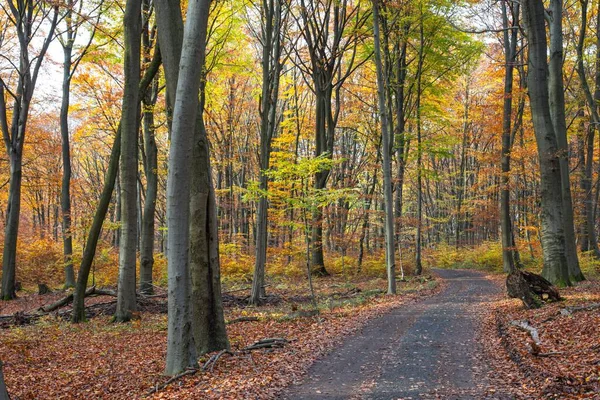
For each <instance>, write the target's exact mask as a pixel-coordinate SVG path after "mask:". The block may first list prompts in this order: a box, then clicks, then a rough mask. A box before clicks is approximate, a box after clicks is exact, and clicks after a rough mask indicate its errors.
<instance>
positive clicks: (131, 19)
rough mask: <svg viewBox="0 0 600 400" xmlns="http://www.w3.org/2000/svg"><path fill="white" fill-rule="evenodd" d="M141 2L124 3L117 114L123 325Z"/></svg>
mask: <svg viewBox="0 0 600 400" xmlns="http://www.w3.org/2000/svg"><path fill="white" fill-rule="evenodd" d="M141 18H142V1H141V0H127V3H126V6H125V17H124V20H123V23H124V27H125V62H124V64H125V84H124V90H123V108H122V109H123V112H122V114H121V162H120V169H119V176H120V178H121V193H120V196H121V239H120V241H119V244H120V246H119V283H118V286H117V310H116V312H115V316H114V319H115V321H118V322H126V321H128V320H129V319H131V313H132V312H133V311H136V309H137V305H136V296H135V289H136V283H135V269H136V268H135V266H136V257H137V253H136V250H137V244H138V243H137V231H138V226H137V221H138V213H137V193H138V190H137V172H138V151H137V150H138V141H137V138H138V130H139V110H140V106H139V103H140V98H139V89H138V87H139V83H140V68H141V67H140V51H141V50H140V49H141V36H140V35H141V32H142V19H141Z"/></svg>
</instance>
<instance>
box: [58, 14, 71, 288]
mask: <svg viewBox="0 0 600 400" xmlns="http://www.w3.org/2000/svg"><path fill="white" fill-rule="evenodd" d="M71 6H72V5H70V6H69V8H68V9H67V13H66V14H67V16H66V18H65V19H66V21H67V32H66V35H67V41H66V42H65V43H64V44H63V53H64V61H63V83H62V103H61V107H60V136H61V146H62V163H63V176H62V186H61V194H60V206H61V210H62V217H63V223H62V235H63V255H64V268H65V287H67V288H68V287H73V286H75V271H74V270H73V235H72V233H71V149H70V139H69V101H70V96H71V65H72V61H71V56H72V53H73V29H72V26H71V15H72V10H71Z"/></svg>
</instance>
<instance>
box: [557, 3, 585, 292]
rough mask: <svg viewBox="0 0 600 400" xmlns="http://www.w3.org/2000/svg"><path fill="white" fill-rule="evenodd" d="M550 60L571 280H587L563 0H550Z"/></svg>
mask: <svg viewBox="0 0 600 400" xmlns="http://www.w3.org/2000/svg"><path fill="white" fill-rule="evenodd" d="M550 12H551V14H552V15H551V18H550V63H549V80H548V85H549V87H548V89H549V95H550V116H551V118H552V123H553V125H554V133H555V135H556V143H557V146H558V160H559V164H560V175H561V196H562V203H563V225H564V231H565V258H566V259H567V267H568V270H569V280H570V281H571V282H579V281H582V280H585V277H584V276H583V273H582V272H581V269H580V268H579V259H578V257H577V244H576V242H575V224H574V221H573V215H574V214H573V199H572V196H571V182H570V178H569V174H570V172H569V143H568V142H567V124H566V121H565V94H564V84H563V75H562V72H563V58H564V57H563V32H562V14H563V0H551V1H550Z"/></svg>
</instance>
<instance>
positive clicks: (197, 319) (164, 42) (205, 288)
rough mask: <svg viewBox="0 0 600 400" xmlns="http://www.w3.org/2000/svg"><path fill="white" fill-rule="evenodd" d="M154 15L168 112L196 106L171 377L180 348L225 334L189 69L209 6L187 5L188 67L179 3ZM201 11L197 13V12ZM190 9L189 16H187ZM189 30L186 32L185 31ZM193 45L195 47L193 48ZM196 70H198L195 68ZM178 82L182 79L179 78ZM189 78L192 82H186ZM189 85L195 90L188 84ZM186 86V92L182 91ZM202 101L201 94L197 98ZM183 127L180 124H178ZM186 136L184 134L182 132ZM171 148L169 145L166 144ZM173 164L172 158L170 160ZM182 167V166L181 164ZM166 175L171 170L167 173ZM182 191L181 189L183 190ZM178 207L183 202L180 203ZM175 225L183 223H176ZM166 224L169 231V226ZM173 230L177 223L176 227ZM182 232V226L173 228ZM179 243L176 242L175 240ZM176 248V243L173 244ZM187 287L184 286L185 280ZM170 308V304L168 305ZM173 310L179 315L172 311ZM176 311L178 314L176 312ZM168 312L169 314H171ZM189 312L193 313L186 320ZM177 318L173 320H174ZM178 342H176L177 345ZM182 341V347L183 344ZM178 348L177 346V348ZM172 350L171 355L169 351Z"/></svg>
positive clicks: (197, 348)
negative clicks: (184, 274)
mask: <svg viewBox="0 0 600 400" xmlns="http://www.w3.org/2000/svg"><path fill="white" fill-rule="evenodd" d="M155 6H156V12H157V23H158V39H159V43H160V48H161V49H166V50H164V51H163V55H164V66H165V75H166V77H167V95H168V96H169V93H171V94H172V96H171V97H169V98H168V104H169V106H170V107H172V108H173V109H175V108H177V107H173V104H174V102H175V101H177V104H178V105H179V106H181V107H183V106H184V105H185V107H186V110H187V111H186V113H187V115H188V116H189V115H190V114H189V113H191V111H189V107H190V104H188V102H190V101H191V102H193V104H194V105H195V107H196V108H197V110H196V112H194V114H195V115H196V116H195V118H194V119H193V120H192V126H191V127H188V126H187V124H188V123H189V121H185V123H186V125H185V126H186V129H189V131H194V136H193V143H194V145H193V146H192V147H193V152H192V154H191V155H190V156H191V157H192V159H191V170H192V177H191V178H190V185H191V193H190V197H189V201H188V210H191V211H190V216H191V218H188V222H187V223H188V225H187V229H188V233H187V236H188V240H189V254H188V256H189V263H190V265H189V273H188V276H189V277H190V279H191V286H190V287H189V289H188V288H185V290H189V291H190V294H191V296H188V301H190V302H191V310H189V307H188V304H184V303H183V301H184V300H185V297H184V296H182V295H181V294H180V293H178V292H177V291H172V290H171V289H170V291H169V293H170V296H175V295H177V296H178V298H177V303H176V304H173V305H172V306H171V305H170V307H172V309H173V315H174V318H173V321H171V319H170V320H169V329H170V332H171V331H172V332H173V335H175V334H176V333H179V334H184V335H185V336H182V337H180V338H179V339H177V338H176V337H175V336H174V337H173V340H172V341H171V340H170V341H169V343H168V349H167V372H168V373H176V369H177V368H185V367H186V366H185V365H184V364H185V363H186V362H187V361H186V358H185V355H186V353H185V351H189V349H188V350H185V349H184V347H183V346H186V348H188V347H189V346H190V345H194V353H196V354H198V353H200V354H202V353H205V352H207V351H213V350H220V349H224V348H228V347H229V342H228V339H227V333H226V330H225V318H224V315H223V306H222V300H221V283H220V266H219V253H218V230H217V229H218V225H217V224H218V222H217V209H216V198H215V193H214V188H213V187H212V179H211V176H210V175H211V172H210V157H209V147H208V140H207V138H206V132H205V130H204V125H203V122H202V109H203V104H202V103H203V102H200V103H199V102H198V88H200V76H198V77H197V78H196V76H195V75H194V73H193V71H192V70H193V69H194V68H192V65H204V56H205V55H204V52H205V48H206V47H205V45H206V44H205V41H206V29H207V23H208V6H209V1H206V0H203V1H200V2H199V3H190V5H189V6H188V17H187V18H188V21H190V18H191V16H194V19H193V20H191V21H195V24H198V25H199V26H196V27H195V29H196V32H195V34H196V39H195V41H194V40H192V37H187V36H186V37H187V40H185V41H184V42H185V43H184V45H183V48H184V49H186V51H190V50H194V51H195V52H196V55H195V56H194V57H195V58H194V60H195V61H193V62H192V59H189V57H190V56H191V55H190V54H188V55H187V56H186V57H188V59H187V60H186V62H188V63H189V64H187V65H181V70H180V66H179V56H178V55H177V53H178V52H179V53H180V54H181V63H182V64H184V54H183V52H182V51H181V49H182V39H181V38H182V27H183V20H182V16H181V13H180V11H179V10H180V3H179V1H178V0H158V1H156V2H155ZM198 8H200V9H201V10H199V9H198ZM192 10H193V12H192ZM188 25H189V22H188V24H187V25H186V35H188V36H189V35H191V33H192V32H191V29H192V26H188ZM188 30H190V32H187V31H188ZM192 43H196V44H195V45H194V46H196V47H194V46H193V45H192ZM186 69H189V70H188V71H187V74H188V75H189V76H188V77H187V78H186V82H178V77H179V71H181V72H182V73H183V72H184V71H185V70H186ZM198 70H199V71H201V68H198ZM182 79H183V75H182ZM190 79H193V82H190ZM196 79H198V86H195V82H196V81H195V80H196ZM192 83H193V85H194V86H191V85H192ZM173 87H177V96H175V90H174V89H173ZM186 88H187V92H186ZM191 88H196V90H195V92H194V93H195V96H194V95H193V93H191V92H192V89H191ZM179 93H185V95H186V96H187V97H186V98H185V99H180V98H179ZM202 97H203V96H202ZM176 117H177V115H175V117H174V119H173V123H174V124H175V123H180V124H181V123H183V122H184V121H179V122H178V120H177V118H176ZM182 126H183V125H182ZM175 128H176V126H175V125H174V126H173V131H172V135H174V134H175ZM182 132H186V131H184V130H183V131H182ZM171 146H173V142H172V143H171ZM173 162H175V160H174V161H173ZM182 167H183V166H182ZM187 168H188V169H189V168H190V163H188V164H187ZM169 173H170V174H171V173H172V172H171V170H170V171H169ZM182 189H183V187H182ZM172 193H173V195H174V194H175V193H177V191H176V190H175V189H173V191H172ZM181 207H183V203H181ZM176 210H177V208H176V207H175V206H174V205H173V207H172V209H171V212H173V213H174V212H175V211H176ZM180 223H183V220H181V222H180ZM171 226H173V225H171V222H170V223H169V227H171ZM175 226H177V225H175ZM177 229H178V230H179V231H181V229H182V228H181V227H179V228H177ZM179 235H180V239H181V238H182V237H183V236H182V235H183V233H182V232H179ZM173 239H174V236H172V234H171V231H170V229H169V239H168V243H169V252H168V253H169V268H170V270H169V285H170V288H171V286H176V285H182V284H183V283H184V282H181V280H179V281H177V280H176V279H175V278H173V279H172V278H171V268H174V267H173V266H171V258H172V257H179V259H180V261H181V263H183V262H184V257H183V248H179V250H178V254H172V253H173V251H174V249H175V248H176V247H174V244H173V242H172V241H173ZM179 243H180V244H181V243H182V242H181V240H180V241H179ZM175 244H177V243H175ZM188 283H189V282H188ZM170 304H171V302H170ZM177 310H178V311H177ZM176 312H177V314H175V313H176ZM170 313H171V311H170ZM188 313H193V315H190V316H187V314H188ZM175 317H176V318H175ZM188 320H189V322H190V324H191V326H190V327H189V331H190V332H189V333H191V336H192V337H189V335H188V332H187V329H188V328H187V325H185V324H186V323H187V321H188ZM178 326H179V327H182V326H185V327H186V328H185V329H186V332H182V331H181V330H178V328H177V327H178ZM177 340H179V342H178V341H177ZM182 341H183V342H185V343H183V342H182ZM177 346H179V347H177ZM169 348H172V351H170V350H169Z"/></svg>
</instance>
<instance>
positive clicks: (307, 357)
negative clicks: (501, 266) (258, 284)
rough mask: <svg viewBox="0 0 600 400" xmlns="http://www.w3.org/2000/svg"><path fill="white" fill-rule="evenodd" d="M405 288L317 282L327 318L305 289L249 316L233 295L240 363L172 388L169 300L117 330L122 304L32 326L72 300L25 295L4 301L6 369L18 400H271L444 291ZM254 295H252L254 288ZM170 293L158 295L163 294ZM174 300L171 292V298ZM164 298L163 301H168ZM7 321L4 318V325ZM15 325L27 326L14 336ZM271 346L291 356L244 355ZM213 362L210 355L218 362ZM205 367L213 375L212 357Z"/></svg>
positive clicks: (233, 359) (282, 291)
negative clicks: (353, 340) (382, 320)
mask: <svg viewBox="0 0 600 400" xmlns="http://www.w3.org/2000/svg"><path fill="white" fill-rule="evenodd" d="M398 283H399V293H400V295H399V296H385V295H384V293H383V290H382V289H383V288H385V287H386V282H385V280H383V279H361V280H357V279H352V280H348V279H346V278H344V277H341V276H334V277H326V278H318V279H315V287H316V290H317V293H318V297H317V300H318V306H319V314H318V315H316V316H315V315H313V310H312V308H311V305H310V304H311V302H310V296H308V293H307V291H306V290H305V289H303V288H305V287H306V282H305V280H296V281H283V282H278V283H275V282H274V283H273V284H272V286H270V287H268V288H267V292H268V297H267V299H266V300H267V304H266V305H263V306H261V307H248V306H247V301H246V295H247V293H248V290H246V289H245V288H243V290H241V289H240V288H239V287H230V288H226V289H225V292H224V296H223V297H224V302H225V306H226V307H225V313H226V320H227V321H228V322H229V324H228V334H229V339H230V343H231V349H232V350H233V351H234V352H235V353H234V355H232V356H231V355H223V356H222V357H221V358H220V359H219V360H218V361H217V362H216V363H215V364H214V365H213V366H211V367H209V368H207V370H206V371H203V370H199V371H197V372H196V373H194V374H193V375H188V376H185V377H182V378H181V379H177V380H176V381H174V382H173V383H171V384H169V385H168V386H166V387H164V388H161V389H160V390H158V391H157V392H156V393H151V392H153V391H154V390H155V389H156V388H157V387H160V386H161V385H163V384H164V383H166V382H167V381H168V379H169V378H168V377H165V376H163V375H162V372H163V369H164V360H165V351H166V334H167V330H166V329H167V317H166V299H165V298H161V297H157V298H151V299H142V301H141V303H140V309H141V310H142V311H141V313H140V315H139V317H140V319H137V320H134V321H133V322H131V323H128V324H114V323H111V322H110V318H111V317H110V316H111V315H112V313H113V312H114V307H115V304H114V298H112V297H109V296H98V297H93V298H88V299H86V305H91V306H92V307H90V308H89V309H88V316H89V317H93V318H90V319H89V322H87V323H84V324H77V325H73V324H70V323H69V322H68V321H66V320H65V319H66V318H67V317H68V311H69V310H68V307H67V308H65V309H63V310H61V311H59V312H54V313H50V314H48V315H45V316H43V317H41V318H38V319H36V320H35V321H33V322H34V323H28V322H31V321H27V318H24V317H23V314H21V313H25V314H24V315H30V314H33V313H35V311H36V309H38V308H39V307H40V306H41V305H43V304H48V303H52V302H54V301H56V300H57V299H58V298H60V297H61V296H63V295H64V293H52V294H49V295H44V296H38V295H37V294H28V295H25V294H21V296H20V298H19V299H18V300H16V301H11V302H2V301H0V315H3V316H6V315H14V314H15V313H19V314H18V315H21V316H19V317H18V318H5V320H6V321H5V323H4V324H3V323H2V321H1V320H0V327H1V328H2V329H0V343H1V345H0V360H2V361H3V363H4V374H5V379H6V384H7V386H8V390H9V393H10V395H11V398H12V400H16V399H91V398H93V399H131V398H151V399H163V398H164V399H188V398H190V399H192V398H198V399H200V398H202V399H268V398H274V397H276V396H277V395H278V394H279V393H280V392H281V390H282V389H283V388H284V387H285V386H287V385H289V384H291V383H292V382H294V381H297V380H299V379H301V376H302V374H304V373H305V372H306V370H307V369H308V367H309V366H310V365H311V364H312V363H313V361H314V360H315V359H317V358H318V357H321V356H323V355H324V354H326V353H327V352H328V351H329V350H331V349H332V348H334V347H335V346H336V345H337V344H339V343H340V342H341V341H342V340H343V339H344V338H345V337H347V336H350V335H351V334H352V333H353V332H355V331H356V330H357V329H359V328H360V327H361V326H363V325H364V324H365V323H367V322H368V321H369V320H371V319H373V318H376V317H378V316H380V315H383V314H385V313H387V312H388V311H389V310H391V309H393V308H396V307H398V306H400V305H402V304H411V303H416V302H419V301H420V300H421V299H422V298H424V297H428V296H431V295H433V294H435V293H437V292H439V290H441V289H442V286H443V284H442V282H441V281H440V280H439V279H433V278H432V277H427V276H425V277H421V278H413V279H410V280H409V281H407V282H398ZM244 286H246V285H244ZM160 290H162V289H159V288H157V291H160ZM163 292H164V290H163ZM159 294H160V293H159ZM0 318H1V317H0ZM15 322H18V323H25V324H24V325H21V326H14V325H11V324H14V323H15ZM264 338H284V339H286V340H287V341H288V342H289V343H287V344H286V345H285V346H283V347H281V348H272V349H264V350H257V351H251V352H245V351H241V350H242V349H244V348H245V347H247V346H248V345H251V344H253V343H255V342H256V341H259V340H261V339H264ZM209 356H210V355H209ZM209 356H206V357H204V358H202V359H201V360H200V365H201V366H203V365H204V364H205V363H206V362H207V361H209V360H210V357H209Z"/></svg>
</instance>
